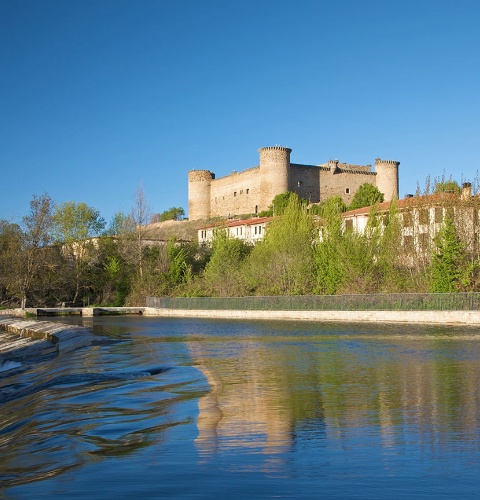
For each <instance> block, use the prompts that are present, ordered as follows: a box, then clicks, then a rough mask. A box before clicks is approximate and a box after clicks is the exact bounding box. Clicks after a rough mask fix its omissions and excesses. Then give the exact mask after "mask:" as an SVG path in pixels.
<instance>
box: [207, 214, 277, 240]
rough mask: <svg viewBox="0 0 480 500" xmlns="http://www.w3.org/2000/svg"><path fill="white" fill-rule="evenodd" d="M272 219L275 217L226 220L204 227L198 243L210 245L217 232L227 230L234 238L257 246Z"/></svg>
mask: <svg viewBox="0 0 480 500" xmlns="http://www.w3.org/2000/svg"><path fill="white" fill-rule="evenodd" d="M272 219H273V217H253V218H251V219H246V220H240V219H235V220H226V221H222V222H217V223H215V224H209V225H207V226H202V227H200V228H199V229H198V242H199V243H200V244H207V245H210V244H211V243H212V241H213V238H214V235H215V231H220V230H226V231H227V232H228V235H229V236H230V237H232V238H238V239H240V240H243V241H245V242H247V243H250V244H255V243H256V242H257V241H259V240H261V239H262V238H263V237H264V235H265V230H266V227H267V225H268V223H269V222H270V221H271V220H272Z"/></svg>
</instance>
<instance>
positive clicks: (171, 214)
mask: <svg viewBox="0 0 480 500" xmlns="http://www.w3.org/2000/svg"><path fill="white" fill-rule="evenodd" d="M184 217H185V210H184V209H183V208H182V207H171V208H169V209H168V210H165V211H164V212H162V213H161V214H155V215H154V216H153V217H152V221H151V222H152V223H154V222H165V221H167V220H183V218H184Z"/></svg>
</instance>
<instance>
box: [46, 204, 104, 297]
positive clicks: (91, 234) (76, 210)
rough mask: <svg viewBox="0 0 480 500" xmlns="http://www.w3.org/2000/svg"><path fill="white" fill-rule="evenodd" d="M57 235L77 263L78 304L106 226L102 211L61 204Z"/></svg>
mask: <svg viewBox="0 0 480 500" xmlns="http://www.w3.org/2000/svg"><path fill="white" fill-rule="evenodd" d="M53 223H54V234H55V236H56V240H57V242H58V243H60V244H61V245H62V248H63V251H64V253H65V255H66V257H67V259H69V260H70V262H73V269H74V282H75V291H74V295H73V299H72V301H73V302H74V303H76V302H77V300H78V297H79V294H80V290H81V288H82V287H86V286H87V284H86V283H85V277H86V274H87V270H88V266H89V265H90V264H92V263H93V258H94V256H95V250H96V244H95V241H94V238H96V237H98V236H99V235H100V234H101V232H102V231H103V229H104V227H105V220H104V219H103V218H102V217H101V216H100V212H99V211H98V210H97V209H95V208H93V207H90V206H88V205H87V204H86V203H76V202H74V201H67V202H65V203H62V204H60V205H58V206H57V207H56V208H55V212H54V214H53Z"/></svg>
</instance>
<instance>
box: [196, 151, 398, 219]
mask: <svg viewBox="0 0 480 500" xmlns="http://www.w3.org/2000/svg"><path fill="white" fill-rule="evenodd" d="M258 152H259V153H260V165H259V166H258V167H253V168H250V169H247V170H244V171H243V172H233V173H231V174H230V175H227V176H225V177H220V178H219V179H216V178H215V174H214V173H213V172H211V171H209V170H191V171H190V172H189V173H188V216H189V219H190V220H196V219H208V218H211V217H228V216H233V215H242V214H256V213H259V212H261V211H263V210H267V209H268V208H269V206H270V205H271V203H272V200H273V198H275V196H277V195H278V194H281V193H285V192H286V191H293V192H295V193H297V194H298V195H299V196H300V197H302V198H305V199H307V200H309V202H310V203H318V202H320V201H324V200H326V199H327V198H330V197H331V196H334V195H339V196H341V198H342V199H343V201H344V202H345V203H346V204H347V205H348V204H349V203H350V202H351V201H352V198H353V196H354V195H355V193H356V191H357V189H358V188H359V187H360V186H361V185H362V184H364V183H366V182H369V183H370V184H373V185H374V186H377V188H378V189H379V191H380V192H382V193H383V194H384V196H385V201H390V200H391V199H392V198H394V197H396V198H398V166H399V164H400V162H397V161H392V160H381V159H379V158H377V159H376V160H375V171H372V168H371V166H370V165H351V164H347V163H339V162H338V160H330V161H328V162H327V163H324V164H321V165H299V164H296V163H290V153H291V152H292V150H291V149H290V148H285V147H282V146H271V147H265V148H261V149H259V150H258Z"/></svg>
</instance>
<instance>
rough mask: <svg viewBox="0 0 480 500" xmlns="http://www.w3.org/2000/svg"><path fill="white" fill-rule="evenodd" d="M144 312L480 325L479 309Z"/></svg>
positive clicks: (149, 310) (149, 312)
mask: <svg viewBox="0 0 480 500" xmlns="http://www.w3.org/2000/svg"><path fill="white" fill-rule="evenodd" d="M143 314H144V315H145V316H164V317H180V318H217V319H237V320H283V321H299V320H300V321H319V322H321V321H325V322H348V323H359V322H360V323H362V322H371V323H416V324H439V325H480V311H271V310H268V311H262V310H232V309H230V310H203V309H159V308H154V307H145V308H144V312H143Z"/></svg>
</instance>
